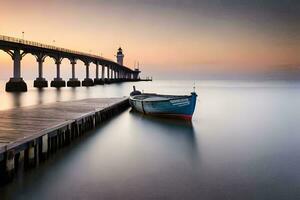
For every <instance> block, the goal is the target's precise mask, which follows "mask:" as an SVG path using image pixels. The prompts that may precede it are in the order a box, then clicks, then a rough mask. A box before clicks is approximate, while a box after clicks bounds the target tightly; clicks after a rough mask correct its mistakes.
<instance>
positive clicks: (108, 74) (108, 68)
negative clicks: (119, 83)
mask: <svg viewBox="0 0 300 200" xmlns="http://www.w3.org/2000/svg"><path fill="white" fill-rule="evenodd" d="M106 69H107V71H106V72H107V78H106V80H105V83H107V84H109V83H110V81H111V80H110V71H109V70H111V69H110V66H107V67H106Z"/></svg>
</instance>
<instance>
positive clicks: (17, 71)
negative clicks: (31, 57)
mask: <svg viewBox="0 0 300 200" xmlns="http://www.w3.org/2000/svg"><path fill="white" fill-rule="evenodd" d="M21 59H22V58H21V53H20V50H19V49H16V50H14V56H13V60H14V77H13V78H15V79H20V78H21Z"/></svg>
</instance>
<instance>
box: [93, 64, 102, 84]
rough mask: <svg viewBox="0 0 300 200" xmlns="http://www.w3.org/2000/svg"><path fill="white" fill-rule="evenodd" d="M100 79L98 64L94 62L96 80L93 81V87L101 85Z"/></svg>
mask: <svg viewBox="0 0 300 200" xmlns="http://www.w3.org/2000/svg"><path fill="white" fill-rule="evenodd" d="M103 83H104V82H103V81H102V78H101V79H100V78H99V63H98V62H96V78H95V79H94V84H95V85H103Z"/></svg>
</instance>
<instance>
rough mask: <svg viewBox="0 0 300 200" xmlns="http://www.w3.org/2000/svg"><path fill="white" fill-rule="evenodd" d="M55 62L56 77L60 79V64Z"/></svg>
mask: <svg viewBox="0 0 300 200" xmlns="http://www.w3.org/2000/svg"><path fill="white" fill-rule="evenodd" d="M55 64H56V79H57V80H61V78H60V65H61V62H60V61H56V62H55Z"/></svg>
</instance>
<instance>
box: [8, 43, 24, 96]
mask: <svg viewBox="0 0 300 200" xmlns="http://www.w3.org/2000/svg"><path fill="white" fill-rule="evenodd" d="M9 55H11V57H12V59H13V61H14V66H13V68H14V71H13V77H12V78H10V80H9V81H8V82H7V83H6V87H5V90H6V91H7V92H26V91H27V85H26V83H25V82H24V80H23V78H22V77H21V60H22V55H21V52H20V49H15V50H13V51H9Z"/></svg>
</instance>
